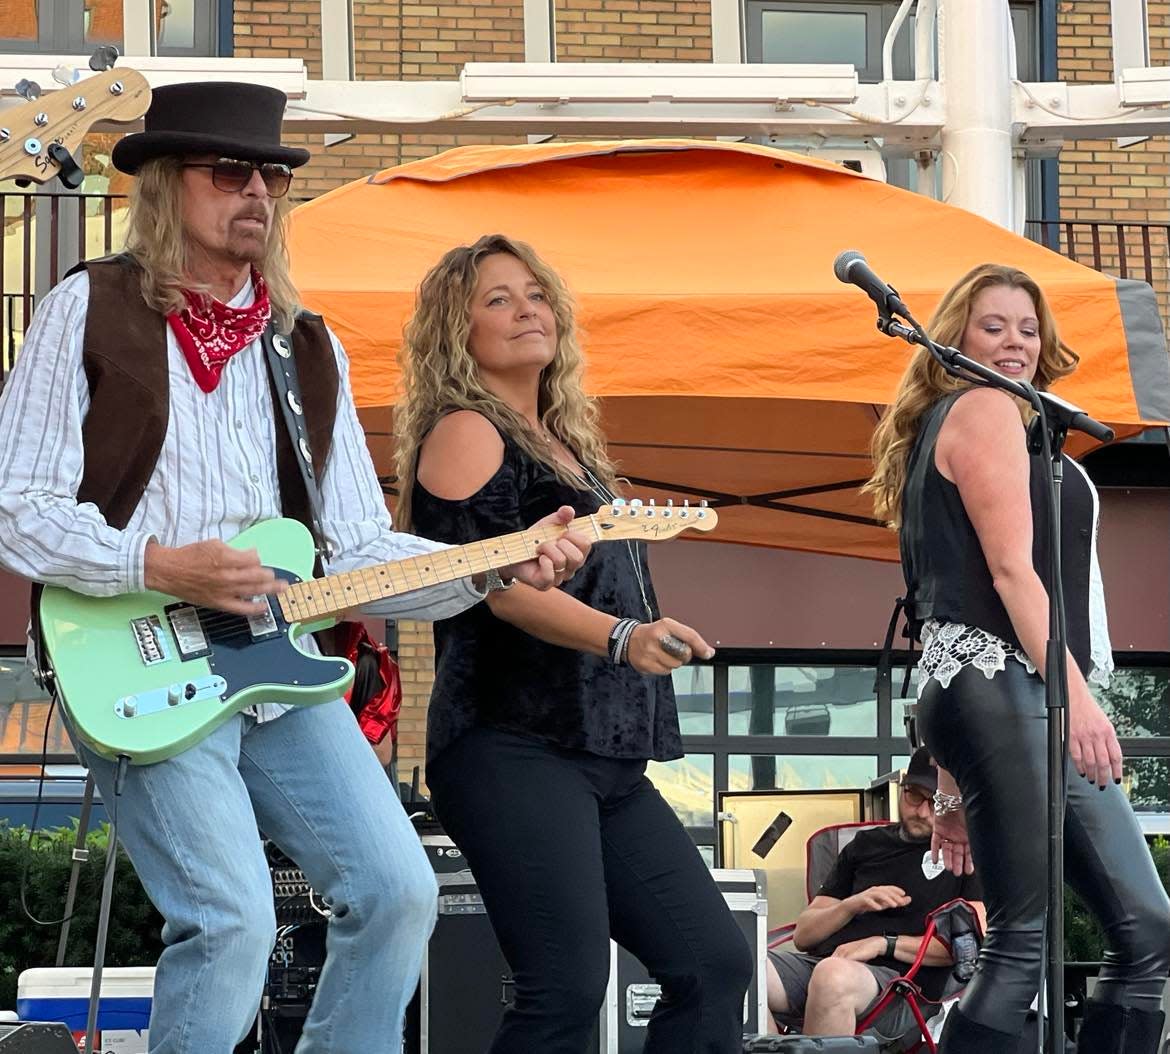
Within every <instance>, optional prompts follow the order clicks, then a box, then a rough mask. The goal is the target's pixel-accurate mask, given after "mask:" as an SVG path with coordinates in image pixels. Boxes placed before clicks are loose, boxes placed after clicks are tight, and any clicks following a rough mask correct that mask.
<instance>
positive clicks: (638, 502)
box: [630, 498, 642, 509]
mask: <svg viewBox="0 0 1170 1054" xmlns="http://www.w3.org/2000/svg"><path fill="white" fill-rule="evenodd" d="M641 507H642V499H641V498H631V499H630V508H631V509H640V508H641Z"/></svg>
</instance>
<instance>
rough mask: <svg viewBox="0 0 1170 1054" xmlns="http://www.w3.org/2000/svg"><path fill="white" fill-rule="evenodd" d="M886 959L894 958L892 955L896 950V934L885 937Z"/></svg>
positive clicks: (888, 934)
mask: <svg viewBox="0 0 1170 1054" xmlns="http://www.w3.org/2000/svg"><path fill="white" fill-rule="evenodd" d="M885 936H886V958H887V959H892V958H894V953H895V952H896V951H897V950H898V935H897V934H896V933H887V934H886V935H885Z"/></svg>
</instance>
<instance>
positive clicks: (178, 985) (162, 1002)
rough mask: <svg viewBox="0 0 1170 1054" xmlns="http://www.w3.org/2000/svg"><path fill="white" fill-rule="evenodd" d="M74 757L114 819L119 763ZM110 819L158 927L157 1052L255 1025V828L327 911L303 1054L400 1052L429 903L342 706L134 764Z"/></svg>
mask: <svg viewBox="0 0 1170 1054" xmlns="http://www.w3.org/2000/svg"><path fill="white" fill-rule="evenodd" d="M81 754H82V760H83V761H84V762H85V763H86V764H87V765H88V766H89V767H90V771H92V772H93V774H94V778H95V780H96V781H97V785H98V788H99V789H100V790H101V793H102V799H103V801H104V802H105V803H106V808H107V809H108V810H111V811H112V809H113V807H114V795H113V791H114V787H113V782H114V769H115V766H114V764H113V763H112V762H109V761H106V760H105V759H103V758H99V757H96V756H95V755H93V754H92V752H90V751H88V750H85V749H82V751H81ZM117 809H118V816H117V818H118V834H119V837H120V839H121V842H122V844H123V845H124V846H125V849H126V852H127V853H128V854H129V856H130V859H131V861H133V863H134V867H135V870H137V872H138V875H139V877H140V878H141V880H142V884H143V886H144V887H145V888H146V892H147V893H148V894H149V896H150V898H151V900H152V901H154V903H155V905H156V906H157V907H158V909H159V911H160V912H162V915H163V917H164V918H165V919H166V925H165V926H164V927H163V940H164V942H165V943H166V948H165V950H164V951H163V953H162V955H161V956H160V957H159V961H158V967H157V971H156V974H155V984H154V1004H153V1012H152V1014H151V1019H150V1051H151V1054H212V1052H214V1054H227V1052H229V1051H230V1050H231V1049H232V1048H233V1046H235V1044H236V1043H238V1042H239V1041H240V1040H241V1039H242V1038H243V1037H244V1035H245V1034H246V1033H247V1031H248V1028H249V1026H250V1025H251V1024H252V1022H253V1021H254V1019H255V1015H256V1010H257V1008H258V1006H259V1004H260V995H261V989H262V988H263V985H264V978H265V973H266V969H267V963H268V956H269V955H270V953H271V951H272V947H273V943H274V940H275V933H276V920H275V916H274V904H273V894H272V882H271V879H270V877H269V872H268V866H267V863H266V862H265V859H264V853H263V852H262V850H261V845H260V839H259V837H258V835H257V827H259V828H260V829H261V830H262V831H263V832H264V834H265V835H267V836H268V837H269V838H271V839H272V841H273V842H275V843H276V844H277V845H278V846H279V847H280V848H281V849H282V850H283V851H284V852H285V853H287V854H288V855H289V856H290V857H291V858H292V859H293V860H295V861H296V862H297V863H298V864H299V865H300V866H301V868H302V869H303V870H304V872H305V875H306V877H307V878H308V880H309V882H310V883H311V884H312V886H313V888H314V889H316V890H317V891H318V892H319V893H320V894H321V896H322V898H323V899H324V900H325V901H326V902H327V903H328V904H329V905H330V907H331V909H332V912H333V916H332V919H331V920H330V922H329V927H328V937H327V942H326V949H327V957H326V960H325V966H324V969H323V970H322V971H321V977H320V983H319V986H318V988H317V993H316V996H315V997H314V999H313V1006H312V1010H311V1012H310V1014H309V1017H308V1019H307V1021H306V1022H305V1029H304V1033H303V1036H302V1039H301V1041H300V1043H298V1044H297V1048H296V1050H297V1054H325V1052H330V1054H339V1052H353V1054H357V1052H359V1051H374V1050H389V1049H391V1048H393V1049H395V1050H397V1049H398V1037H399V1036H401V1034H402V1016H403V1012H404V1010H405V1007H406V1003H407V1001H408V1000H409V999H410V997H411V995H412V994H413V992H414V989H415V986H416V984H417V982H418V974H419V969H420V966H421V962H422V954H423V949H424V947H425V945H426V941H427V939H428V937H429V935H430V932H431V928H432V927H433V925H434V920H435V903H436V895H437V890H436V884H435V879H434V875H433V874H432V872H431V869H430V866H429V864H428V863H427V859H426V856H425V854H424V853H423V850H422V847H421V846H420V844H419V840H418V837H417V836H416V835H415V833H414V830H413V829H412V828H411V826H410V822H409V821H408V820H407V818H406V814H405V812H403V810H402V807H401V805H400V804H399V803H398V800H397V799H396V798H395V796H394V792H393V788H392V786H391V784H390V781H389V780H388V779H387V778H386V773H385V772H384V771H383V769H382V767H381V766H380V765H379V764H378V761H377V759H376V758H375V757H374V753H373V751H372V750H371V749H370V746H369V744H368V743H367V742H366V741H365V739H364V738H363V736H362V734H361V732H360V731H359V730H358V727H357V724H356V722H355V721H354V719H353V717H352V715H351V714H350V713H349V709H348V707H347V706H346V705H345V703H344V702H342V701H341V700H338V701H336V702H333V703H328V704H324V705H321V706H310V707H304V708H301V709H295V710H291V711H289V712H288V713H286V714H284V715H283V716H281V717H278V718H276V719H275V720H272V721H266V722H264V723H263V724H257V722H256V720H255V719H254V718H252V717H247V716H244V715H237V716H236V717H234V718H233V719H232V720H230V721H228V722H227V723H226V724H224V725H223V726H221V727H220V728H219V729H217V730H216V731H215V732H213V733H212V734H211V735H210V736H208V737H207V738H206V739H204V740H203V741H202V742H201V743H199V744H197V745H196V746H194V747H192V748H191V749H189V750H187V751H185V752H184V753H182V754H179V755H178V756H177V757H174V758H171V759H169V760H168V761H163V762H160V763H158V764H156V765H145V766H130V768H129V770H128V774H127V777H126V781H125V787H124V789H123V792H122V795H121V797H120V798H119V800H118V803H117Z"/></svg>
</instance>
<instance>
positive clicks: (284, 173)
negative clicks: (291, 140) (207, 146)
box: [183, 157, 292, 198]
mask: <svg viewBox="0 0 1170 1054" xmlns="http://www.w3.org/2000/svg"><path fill="white" fill-rule="evenodd" d="M183 167H184V168H210V169H211V185H212V186H213V187H215V189H216V190H222V191H223V192H224V193H226V194H238V193H239V192H240V191H241V190H243V189H244V187H246V186H247V185H248V184H249V183H251V182H252V173H253V172H259V173H260V178H261V179H262V180H264V189H265V190H267V191H268V196H269V197H270V198H283V197H284V196H285V194H287V193H288V188H289V184H290V183H292V169H291V168H289V167H288V165H280V164H275V163H274V162H271V161H264V162H260V161H236V160H235V159H234V158H229V157H221V158H220V159H219V160H218V161H188V162H186V163H185V164H184V165H183Z"/></svg>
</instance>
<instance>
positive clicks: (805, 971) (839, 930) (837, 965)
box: [767, 747, 986, 1036]
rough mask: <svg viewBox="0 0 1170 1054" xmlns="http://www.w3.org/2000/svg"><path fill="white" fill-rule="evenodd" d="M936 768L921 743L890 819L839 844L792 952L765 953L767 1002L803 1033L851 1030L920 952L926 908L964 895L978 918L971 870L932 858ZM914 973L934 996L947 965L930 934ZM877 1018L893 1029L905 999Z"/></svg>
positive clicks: (800, 921) (977, 889)
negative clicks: (798, 1021)
mask: <svg viewBox="0 0 1170 1054" xmlns="http://www.w3.org/2000/svg"><path fill="white" fill-rule="evenodd" d="M936 790H938V770H937V769H936V768H935V766H934V762H933V761H932V760H931V758H930V754H929V753H928V752H927V750H926V748H925V747H919V748H918V750H916V751H915V752H914V755H913V756H912V757H911V758H910V764H909V766H908V767H907V769H906V773H905V775H904V776H903V777H902V780H901V782H900V785H899V791H898V817H899V819H898V822H897V823H896V824H890V825H888V826H882V827H874V828H870V829H868V830H863V831H861V832H859V833H858V834H857V835H856V836H855V837H854V839H853V840H852V841H851V842H850V843H849V844H848V845H846V846H845V848H844V849H842V850H841V853H840V855H839V856H838V857H837V862H836V864H835V865H834V867H833V870H832V871H831V872H830V873H829V877H828V878H827V879H826V880H825V882H824V884H823V885H822V886H821V888H820V890H819V891H818V892H817V895H816V896H815V897H814V898H813V899H812V902H811V903H810V904H809V906H808V907H807V908H805V910H804V911H803V912H802V913H801V914H800V916H799V917H798V918H797V920H796V930H795V933H794V934H793V940H792V943H793V945H794V946H795V948H796V949H797V951H795V952H786V951H770V952H769V953H768V963H767V975H768V1007H769V1009H770V1010H771V1011H772V1012H773V1013H774V1014H778V1015H781V1017H782V1019H783V1018H784V1017H794V1018H800V1017H803V1024H802V1025H801V1031H802V1032H803V1033H804V1034H806V1035H809V1036H843V1035H851V1034H852V1033H853V1032H854V1031H855V1029H856V1027H857V1020H858V1018H859V1017H861V1016H863V1015H864V1014H865V1013H867V1012H868V1011H869V1008H870V1007H871V1006H872V1005H873V1004H874V1003H876V1002H877V999H878V996H879V994H880V993H881V992H882V991H883V989H884V988H885V986H886V985H887V984H889V982H890V981H892V980H894V979H895V978H897V977H900V976H901V975H902V974H904V973H905V972H906V969H907V967H908V966H909V965H910V964H911V963H913V962H914V960H915V957H916V956H917V955H918V948H919V945H921V943H922V935H923V934H924V933H925V931H926V916H927V915H929V914H930V912H932V911H934V910H935V908H940V907H942V906H943V905H944V904H946V903H948V902H950V901H952V900H955V899H958V898H962V899H963V900H967V901H970V902H971V903H972V905H973V906H974V907H975V909H976V911H977V913H978V914H979V917H980V920H981V921H982V922H983V923H984V924H985V923H986V918H985V915H984V909H983V904H982V900H983V890H982V888H981V886H980V885H979V881H978V879H977V878H976V877H975V876H974V875H962V876H956V875H954V874H953V873H952V872H951V871H949V870H948V869H947V868H945V867H944V866H943V862H942V860H941V859H940V860H939V861H938V862H937V863H936V862H935V861H934V860H933V859H932V853H931V847H930V843H931V835H932V833H933V831H934V793H935V791H936ZM923 962H924V967H923V968H922V969H921V970H920V971H919V973H918V983H919V984H920V986H921V987H922V988H923V991H924V992H926V994H927V995H928V996H932V997H933V996H935V995H937V993H938V991H939V990H941V988H942V984H943V982H944V981H945V980H946V975H947V973H948V972H949V968H950V966H951V965H952V959H951V954H950V952H949V951H947V949H946V948H945V947H944V946H943V945H942V944H941V943H939V942H938V941H937V940H935V941H932V942H931V946H930V948H929V949H928V950H927V952H926V957H925V959H924V960H923ZM899 1013H905V1014H906V1015H907V1020H905V1021H895V1020H888V1021H887V1020H884V1015H883V1021H882V1032H883V1034H887V1035H898V1034H899V1030H900V1029H901V1028H903V1027H904V1025H908V1024H910V1023H911V1022H910V1021H909V1020H908V1012H907V1011H906V1010H905V1003H904V1002H903V1001H899V1002H898V1004H896V1007H895V1009H894V1014H899Z"/></svg>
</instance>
